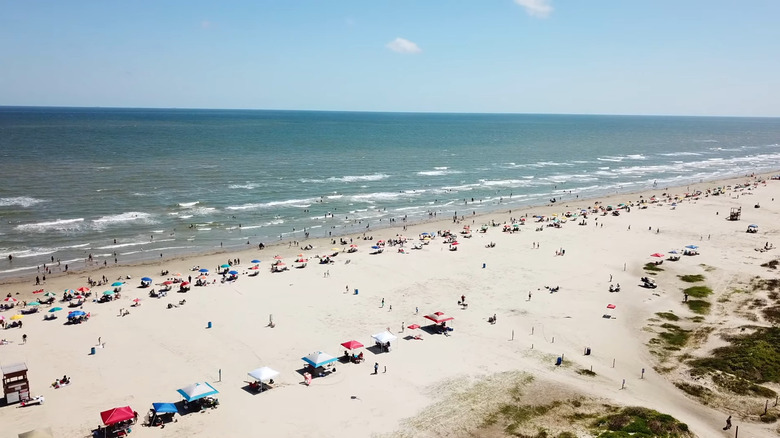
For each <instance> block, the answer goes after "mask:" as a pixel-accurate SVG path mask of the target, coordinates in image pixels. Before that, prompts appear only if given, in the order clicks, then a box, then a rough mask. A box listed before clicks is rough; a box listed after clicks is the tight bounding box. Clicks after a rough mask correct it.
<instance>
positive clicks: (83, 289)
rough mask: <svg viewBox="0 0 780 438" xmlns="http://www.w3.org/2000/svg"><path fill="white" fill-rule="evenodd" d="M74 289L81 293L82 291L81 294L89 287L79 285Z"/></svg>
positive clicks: (88, 289) (87, 290)
mask: <svg viewBox="0 0 780 438" xmlns="http://www.w3.org/2000/svg"><path fill="white" fill-rule="evenodd" d="M76 290H77V291H79V292H81V293H83V294H85V293H87V292H89V291H90V290H91V289H90V288H88V287H86V286H81V287H80V288H78V289H76Z"/></svg>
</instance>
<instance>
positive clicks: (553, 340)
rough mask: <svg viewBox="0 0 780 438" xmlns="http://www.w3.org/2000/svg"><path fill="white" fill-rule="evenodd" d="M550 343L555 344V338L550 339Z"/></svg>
mask: <svg viewBox="0 0 780 438" xmlns="http://www.w3.org/2000/svg"><path fill="white" fill-rule="evenodd" d="M552 343H553V344H554V343H555V336H553V337H552Z"/></svg>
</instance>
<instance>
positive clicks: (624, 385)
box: [620, 379, 626, 389]
mask: <svg viewBox="0 0 780 438" xmlns="http://www.w3.org/2000/svg"><path fill="white" fill-rule="evenodd" d="M620 389H626V379H623V385H621V386H620Z"/></svg>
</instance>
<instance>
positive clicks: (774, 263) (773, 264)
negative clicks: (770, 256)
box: [761, 260, 780, 269]
mask: <svg viewBox="0 0 780 438" xmlns="http://www.w3.org/2000/svg"><path fill="white" fill-rule="evenodd" d="M779 263H780V260H770V261H768V262H766V263H762V264H761V267H762V268H769V269H777V265H778V264H779Z"/></svg>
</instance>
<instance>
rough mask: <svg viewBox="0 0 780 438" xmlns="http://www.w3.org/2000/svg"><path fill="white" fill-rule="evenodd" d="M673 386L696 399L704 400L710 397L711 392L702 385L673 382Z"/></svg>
mask: <svg viewBox="0 0 780 438" xmlns="http://www.w3.org/2000/svg"><path fill="white" fill-rule="evenodd" d="M674 386H676V387H678V388H679V389H681V390H682V391H683V392H684V393H686V394H688V395H692V396H694V397H696V398H701V399H706V398H707V397H709V396H711V395H712V390H711V389H709V388H707V387H706V386H702V385H696V384H693V383H687V382H674Z"/></svg>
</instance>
